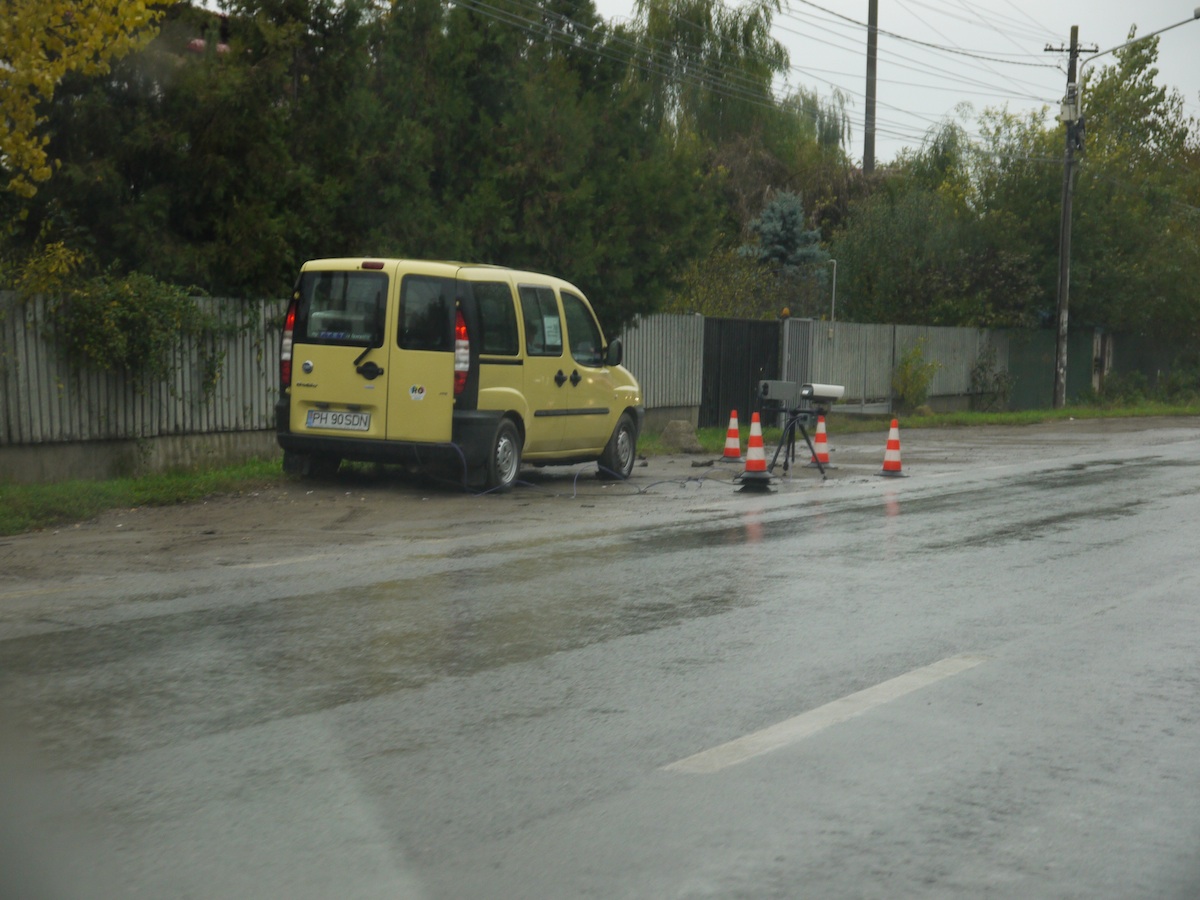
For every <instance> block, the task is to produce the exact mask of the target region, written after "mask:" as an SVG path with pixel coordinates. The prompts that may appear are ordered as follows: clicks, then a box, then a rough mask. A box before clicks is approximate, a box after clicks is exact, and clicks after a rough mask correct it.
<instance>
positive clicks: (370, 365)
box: [354, 359, 383, 381]
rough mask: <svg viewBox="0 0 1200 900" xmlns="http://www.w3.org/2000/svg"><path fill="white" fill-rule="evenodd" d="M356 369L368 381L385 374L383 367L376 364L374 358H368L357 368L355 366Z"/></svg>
mask: <svg viewBox="0 0 1200 900" xmlns="http://www.w3.org/2000/svg"><path fill="white" fill-rule="evenodd" d="M354 371H355V372H357V373H358V374H359V375H361V376H362V377H363V378H365V379H367V381H374V380H375V379H376V378H378V377H379V376H380V375H382V374H383V369H382V368H380V367H379V366H377V365H375V360H373V359H370V360H367V361H366V362H365V363H363V364H362V365H361V366H358V367H357V368H355V370H354Z"/></svg>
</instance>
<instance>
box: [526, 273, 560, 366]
mask: <svg viewBox="0 0 1200 900" xmlns="http://www.w3.org/2000/svg"><path fill="white" fill-rule="evenodd" d="M520 292H521V315H522V318H524V320H525V352H526V353H528V354H529V355H530V356H562V319H560V318H559V317H558V301H557V300H556V299H555V298H554V289H553V288H548V287H533V286H531V285H524V284H523V285H521V287H520Z"/></svg>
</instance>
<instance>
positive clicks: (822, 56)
mask: <svg viewBox="0 0 1200 900" xmlns="http://www.w3.org/2000/svg"><path fill="white" fill-rule="evenodd" d="M1195 3H1200V0H1192V2H1190V3H1189V2H1183V3H1181V2H1177V0H1139V2H1136V3H1131V2H1129V0H989V2H986V3H983V2H969V0H879V29H880V31H881V32H891V34H883V33H881V34H880V35H879V53H878V69H877V88H876V92H877V93H876V113H875V115H876V139H875V158H876V161H877V162H886V161H888V160H889V159H892V158H893V157H894V156H895V155H896V153H897V152H898V151H899V150H900V149H901V148H903V147H906V146H908V147H916V146H920V143H921V140H922V138H923V137H924V135H925V133H926V132H927V130H928V129H929V128H930V127H931V126H933V125H935V124H937V123H938V122H940V121H942V120H944V119H946V118H947V117H955V110H956V108H957V107H958V106H959V105H960V104H962V103H963V102H967V103H970V104H972V106H973V107H974V108H975V109H976V110H982V109H983V108H985V107H988V106H993V107H999V106H1003V105H1005V104H1007V105H1008V107H1009V108H1010V109H1011V110H1014V111H1019V110H1025V109H1030V108H1037V107H1039V106H1042V105H1043V104H1045V105H1049V106H1050V107H1051V110H1052V113H1053V114H1057V111H1058V104H1059V102H1060V100H1061V98H1062V96H1063V93H1064V88H1065V86H1066V69H1067V54H1066V53H1047V52H1045V47H1046V45H1047V44H1050V45H1053V46H1055V47H1059V46H1063V47H1065V46H1067V45H1068V44H1069V42H1070V36H1071V26H1072V25H1078V26H1079V42H1080V44H1081V46H1084V47H1098V48H1099V49H1100V50H1101V51H1104V50H1108V49H1109V48H1111V47H1114V46H1116V45H1118V44H1121V43H1123V42H1124V41H1125V40H1126V39H1127V35H1128V32H1129V28H1130V26H1131V25H1133V24H1136V25H1137V29H1138V33H1139V34H1145V33H1148V32H1151V31H1156V30H1158V29H1159V28H1165V27H1166V26H1168V25H1173V24H1175V23H1176V22H1181V21H1183V20H1185V19H1191V18H1192V15H1193V10H1194V9H1195V8H1196V7H1195ZM596 5H597V9H598V10H599V12H600V15H602V16H604V17H605V18H606V19H613V18H620V17H631V16H632V15H633V6H634V0H596ZM784 5H785V7H786V8H787V12H785V13H784V14H781V15H778V16H776V18H775V27H774V34H775V36H776V38H777V39H778V40H779V41H781V42H782V43H783V44H784V45H785V46H786V47H787V48H788V51H789V53H790V54H791V71H790V72H789V75H788V84H789V86H790V87H791V88H796V87H805V88H809V89H813V88H815V89H816V90H817V91H819V92H820V93H821V94H822V95H823V96H827V95H829V94H831V93H832V92H833V91H834V90H835V89H840V90H841V91H842V92H843V93H844V94H845V95H846V96H847V98H848V99H849V112H850V117H851V121H852V127H853V137H852V139H851V146H850V151H851V155H852V156H854V158H855V159H861V158H862V153H863V129H862V124H863V113H864V105H865V104H864V95H865V86H866V45H867V40H866V28H865V23H866V21H867V9H868V0H813V2H811V3H809V2H802V0H784ZM839 17H841V18H839ZM847 20H853V21H847ZM856 23H861V24H856ZM906 39H908V40H906ZM914 41H921V42H924V44H934V45H938V47H939V48H955V49H957V50H960V51H967V52H970V53H974V54H976V55H978V56H986V57H990V59H987V60H984V59H978V58H974V57H971V56H967V55H963V54H961V53H954V52H950V50H947V49H936V48H933V47H927V46H922V45H921V44H917V43H913V42H914ZM1085 55H1086V54H1085ZM1081 58H1082V57H1081ZM1112 59H1113V56H1112V54H1109V55H1108V56H1104V57H1100V59H1098V60H1097V61H1096V64H1095V65H1096V68H1099V67H1100V66H1101V65H1102V64H1103V63H1104V62H1111V61H1112ZM1158 67H1159V71H1160V76H1159V82H1160V83H1162V84H1166V85H1169V86H1171V87H1175V88H1178V89H1179V91H1180V92H1181V93H1182V94H1183V97H1184V100H1185V103H1186V106H1185V110H1186V112H1187V114H1188V115H1190V116H1194V117H1197V118H1200V21H1192V22H1189V23H1188V24H1186V25H1181V26H1180V27H1178V28H1175V29H1172V30H1170V31H1168V32H1166V33H1165V34H1163V35H1162V36H1161V42H1160V44H1159V58H1158ZM964 124H965V125H967V127H968V130H969V131H972V130H973V125H974V117H973V116H970V117H969V118H968V121H967V122H965V123H964Z"/></svg>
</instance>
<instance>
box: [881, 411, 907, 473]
mask: <svg viewBox="0 0 1200 900" xmlns="http://www.w3.org/2000/svg"><path fill="white" fill-rule="evenodd" d="M875 474H876V475H888V476H891V477H892V478H907V477H908V476H907V475H905V474H904V473H903V472H901V471H900V423H899V422H897V421H896V420H895V419H892V427H891V428H890V429H889V430H888V441H887V449H886V450H885V451H884V452H883V469H882V470H881V471H879V472H876V473H875Z"/></svg>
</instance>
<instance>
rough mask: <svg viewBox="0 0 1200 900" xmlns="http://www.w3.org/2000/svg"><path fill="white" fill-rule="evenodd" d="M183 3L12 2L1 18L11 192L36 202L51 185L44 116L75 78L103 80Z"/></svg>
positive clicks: (0, 66) (2, 143)
mask: <svg viewBox="0 0 1200 900" xmlns="http://www.w3.org/2000/svg"><path fill="white" fill-rule="evenodd" d="M175 2H177V0H160V2H146V0H91V2H88V3H78V2H76V0H7V2H6V3H5V4H4V15H3V16H2V17H0V48H2V49H0V111H2V112H3V115H2V116H0V166H2V167H3V170H4V171H5V174H7V176H8V182H7V184H6V185H5V188H6V189H7V190H8V191H11V192H13V193H15V194H17V195H19V196H21V197H26V198H28V197H32V196H33V195H34V194H35V193H37V185H38V184H39V183H41V182H44V181H46V180H47V179H48V178H50V175H51V173H52V171H53V170H52V166H51V163H50V161H49V157H48V156H47V153H46V145H47V143H48V142H49V136H48V135H46V134H44V133H41V132H40V126H41V125H42V124H43V122H44V119H43V116H42V109H43V108H44V106H45V105H46V104H48V103H49V102H50V101H51V100H53V98H54V92H55V90H56V89H57V88H58V86H59V84H60V83H61V82H62V80H63V78H64V77H65V76H66V75H68V74H69V73H72V72H78V73H80V74H82V75H98V74H103V73H105V72H107V71H108V70H109V66H110V64H111V63H112V61H113V60H117V59H120V58H121V57H123V56H125V55H126V54H128V53H130V52H132V51H134V50H136V49H138V48H139V47H142V46H144V45H145V44H146V42H147V41H149V40H150V38H152V37H153V35H154V29H153V26H154V24H155V23H156V22H157V21H158V20H159V18H160V17H161V15H162V10H161V9H159V8H158V7H163V6H169V5H171V4H172V3H175Z"/></svg>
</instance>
